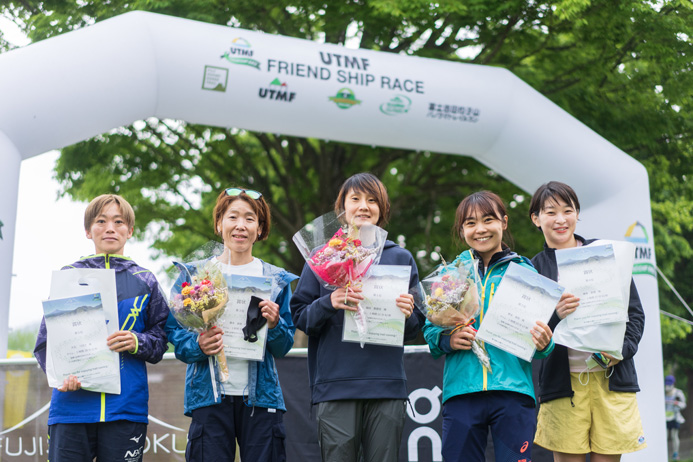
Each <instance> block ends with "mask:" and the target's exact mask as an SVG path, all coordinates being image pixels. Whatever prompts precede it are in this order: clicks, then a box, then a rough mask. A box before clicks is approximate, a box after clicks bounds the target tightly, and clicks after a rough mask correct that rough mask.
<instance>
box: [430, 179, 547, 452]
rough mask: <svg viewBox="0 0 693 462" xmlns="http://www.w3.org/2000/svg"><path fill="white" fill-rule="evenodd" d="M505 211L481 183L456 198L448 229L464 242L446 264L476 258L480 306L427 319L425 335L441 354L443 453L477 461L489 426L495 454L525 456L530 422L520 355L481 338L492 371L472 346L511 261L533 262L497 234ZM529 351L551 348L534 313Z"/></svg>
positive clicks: (527, 375) (530, 401)
mask: <svg viewBox="0 0 693 462" xmlns="http://www.w3.org/2000/svg"><path fill="white" fill-rule="evenodd" d="M507 227H508V216H507V213H506V211H505V206H504V204H503V201H502V200H501V199H500V197H498V196H497V195H496V194H494V193H492V192H489V191H481V192H477V193H474V194H472V195H470V196H468V197H466V198H465V199H464V200H463V201H462V202H461V203H460V205H459V206H458V208H457V212H456V217H455V228H454V231H455V235H456V236H459V238H460V239H463V240H464V241H465V242H466V243H467V245H469V247H471V249H470V250H467V251H465V252H463V253H462V254H460V255H459V256H458V257H457V259H456V260H455V261H454V262H453V264H458V263H461V262H462V261H465V260H472V259H475V260H478V267H479V277H480V280H481V286H480V296H481V302H482V310H481V313H480V314H479V316H478V319H477V320H476V321H475V323H474V324H473V326H471V325H470V326H466V327H464V328H461V329H454V330H453V331H452V332H451V330H450V329H445V328H442V327H438V326H435V325H433V324H431V323H430V321H426V325H425V326H424V328H423V331H424V337H425V339H426V342H428V344H429V347H430V349H431V353H432V354H433V356H434V357H435V358H439V357H440V356H443V355H445V357H446V359H445V369H444V373H443V448H442V455H443V460H445V461H446V462H452V461H466V462H475V461H479V462H483V461H484V460H485V455H484V453H485V448H486V441H487V438H488V430H489V428H490V429H491V435H492V436H493V443H494V450H495V455H496V461H498V462H500V461H503V462H505V461H512V462H516V461H518V460H523V459H524V460H526V461H530V460H531V445H532V440H533V438H534V431H535V428H536V418H535V409H534V408H535V401H534V388H533V386H532V367H531V364H530V363H529V362H527V361H524V360H522V359H519V358H518V357H516V356H514V355H512V354H510V353H506V352H505V351H503V350H500V349H498V348H495V347H494V346H492V345H486V346H485V348H486V350H487V352H488V356H489V358H490V362H491V370H492V371H493V372H491V371H489V370H488V369H487V368H486V367H484V366H483V365H482V364H481V362H480V361H479V360H478V359H477V357H476V355H475V354H474V353H473V352H472V350H471V347H472V342H473V341H474V338H475V335H476V329H478V328H479V326H480V324H481V322H482V321H483V319H484V314H485V313H486V311H487V310H488V307H489V304H490V303H491V300H492V299H493V294H494V293H495V291H496V290H498V286H499V285H500V284H501V282H502V278H503V275H504V274H505V271H506V270H507V268H508V265H509V264H510V262H514V263H517V264H519V265H522V266H524V267H527V268H532V269H533V267H532V265H531V263H530V262H529V260H528V259H527V258H525V257H521V256H519V255H517V254H516V253H514V252H512V251H511V250H510V248H509V247H508V246H507V245H506V244H505V243H504V242H503V236H504V232H507ZM532 335H533V340H534V344H535V346H536V347H537V352H536V354H535V357H537V358H542V357H545V356H547V355H548V354H549V353H551V350H552V349H553V341H552V340H551V330H550V329H549V327H548V326H547V325H546V324H545V323H543V322H541V321H538V322H537V324H536V325H535V326H534V328H533V329H532Z"/></svg>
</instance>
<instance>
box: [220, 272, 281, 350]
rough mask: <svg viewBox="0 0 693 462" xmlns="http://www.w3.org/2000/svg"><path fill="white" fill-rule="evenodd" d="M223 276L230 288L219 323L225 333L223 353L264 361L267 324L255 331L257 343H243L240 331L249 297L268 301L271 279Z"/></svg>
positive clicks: (246, 315)
mask: <svg viewBox="0 0 693 462" xmlns="http://www.w3.org/2000/svg"><path fill="white" fill-rule="evenodd" d="M225 277H226V282H227V284H228V286H229V301H228V303H227V304H226V309H225V310H224V314H223V315H222V316H221V323H220V324H221V326H220V327H221V329H222V330H223V331H224V336H223V338H224V353H225V354H226V356H228V357H231V358H241V359H248V360H252V361H264V360H265V344H266V343H267V324H265V325H264V326H263V327H262V328H261V329H260V330H258V332H257V341H256V342H248V341H246V340H244V336H243V328H244V327H245V324H246V320H247V318H248V305H249V304H250V297H252V296H253V295H254V296H256V297H259V298H261V299H263V300H265V299H269V298H270V297H271V295H272V278H271V277H262V276H260V277H257V276H242V275H238V274H233V275H226V276H225Z"/></svg>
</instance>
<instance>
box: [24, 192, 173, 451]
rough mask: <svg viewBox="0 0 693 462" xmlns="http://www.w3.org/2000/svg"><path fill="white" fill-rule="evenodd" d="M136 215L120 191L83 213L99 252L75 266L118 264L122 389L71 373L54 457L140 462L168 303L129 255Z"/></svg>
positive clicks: (56, 422) (55, 402) (116, 338)
mask: <svg viewBox="0 0 693 462" xmlns="http://www.w3.org/2000/svg"><path fill="white" fill-rule="evenodd" d="M134 224H135V213H134V211H133V210H132V207H131V206H130V204H128V202H127V201H126V200H125V199H123V198H122V197H120V196H117V195H114V194H104V195H101V196H99V197H97V198H95V199H94V200H92V201H91V202H90V203H89V205H88V206H87V209H86V211H85V213H84V228H85V230H86V234H87V238H88V239H91V240H92V241H94V249H95V252H94V253H95V254H94V255H91V256H89V257H84V258H82V259H80V260H78V261H76V262H75V263H73V264H72V265H68V266H66V267H64V268H63V269H64V270H69V269H72V268H102V269H114V270H115V272H116V290H117V297H118V325H119V327H120V330H119V331H117V332H114V333H113V334H111V335H110V336H109V337H108V338H107V339H106V342H107V344H108V347H109V348H110V349H111V350H112V351H115V352H117V353H120V387H121V388H120V394H119V395H115V394H109V393H98V392H92V391H87V390H83V389H81V384H80V381H79V377H76V376H74V375H71V376H70V377H68V378H67V379H65V381H64V383H63V385H62V386H61V387H60V388H57V389H53V395H52V398H51V405H50V411H49V414H48V438H49V442H50V443H49V449H48V460H50V461H51V462H64V461H70V462H74V461H93V460H94V458H95V457H96V458H97V460H98V461H99V462H103V461H113V462H115V461H119V462H122V461H128V462H139V461H141V460H142V452H143V451H144V446H145V440H146V433H147V423H148V420H147V415H148V413H149V412H148V401H149V390H148V386H147V369H146V364H145V363H146V362H150V363H157V362H159V361H160V360H161V358H162V357H163V355H164V352H165V351H166V334H165V333H164V325H165V324H166V318H167V317H168V312H169V310H168V305H167V303H166V300H165V298H164V297H163V295H162V292H161V288H160V287H159V283H158V282H157V280H156V277H154V275H153V274H152V273H151V272H150V271H148V270H146V269H144V268H142V267H141V266H138V265H137V264H136V263H135V262H134V261H132V260H131V259H129V258H128V257H124V256H123V255H122V254H123V253H124V249H125V243H126V242H127V240H128V239H129V238H130V237H132V231H133V227H134ZM46 339H47V331H46V323H45V319H44V320H43V321H42V322H41V327H40V329H39V333H38V339H37V340H36V347H35V348H34V355H35V356H36V359H37V360H38V363H39V365H40V366H41V368H42V369H43V370H44V371H45V370H46Z"/></svg>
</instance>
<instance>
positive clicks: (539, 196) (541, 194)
mask: <svg viewBox="0 0 693 462" xmlns="http://www.w3.org/2000/svg"><path fill="white" fill-rule="evenodd" d="M559 199H560V200H561V201H563V202H565V203H566V204H568V205H571V206H573V207H575V211H577V212H580V201H579V200H578V198H577V194H575V191H574V190H573V188H571V187H570V186H568V185H567V184H565V183H561V182H560V181H549V182H548V183H544V184H543V185H541V186H539V188H538V189H537V190H536V191H535V192H534V195H533V196H532V200H531V201H530V203H529V218H532V215H537V216H539V212H541V211H542V210H544V206H545V205H546V203H547V202H548V201H554V202H558V200H559Z"/></svg>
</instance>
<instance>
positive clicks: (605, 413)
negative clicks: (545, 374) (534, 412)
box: [534, 371, 647, 454]
mask: <svg viewBox="0 0 693 462" xmlns="http://www.w3.org/2000/svg"><path fill="white" fill-rule="evenodd" d="M579 378H580V374H577V373H571V374H570V384H571V386H572V388H573V391H574V392H575V395H574V396H573V398H572V401H571V398H559V399H555V400H552V401H548V402H546V403H542V404H541V407H540V408H539V416H538V421H537V433H536V436H535V438H534V442H535V443H536V444H538V445H539V446H542V447H544V448H546V449H549V450H551V451H555V452H564V453H567V454H587V453H590V452H596V453H597V454H626V453H629V452H635V451H639V450H641V449H644V448H646V447H647V443H646V442H645V437H644V436H643V430H642V422H641V420H640V411H638V402H637V401H636V399H635V393H620V392H614V391H609V379H608V378H606V374H605V373H604V372H602V371H599V372H591V373H583V374H582V381H583V383H584V382H585V381H587V384H586V385H582V384H581V383H580V379H579ZM573 404H574V406H573Z"/></svg>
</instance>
